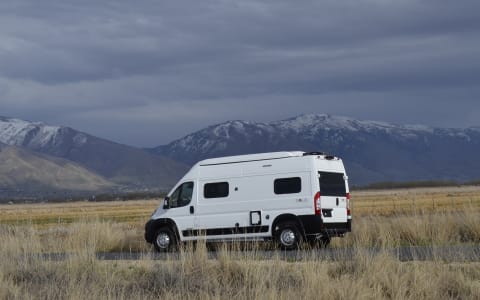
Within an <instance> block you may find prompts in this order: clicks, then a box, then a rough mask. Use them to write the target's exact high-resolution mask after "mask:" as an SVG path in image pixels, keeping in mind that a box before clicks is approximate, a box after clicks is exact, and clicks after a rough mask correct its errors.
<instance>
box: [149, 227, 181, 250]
mask: <svg viewBox="0 0 480 300" xmlns="http://www.w3.org/2000/svg"><path fill="white" fill-rule="evenodd" d="M153 246H154V247H155V250H157V251H158V252H171V251H173V250H175V249H176V247H177V237H176V235H175V233H174V232H173V231H172V230H171V229H170V228H169V227H161V228H159V229H158V230H157V232H156V233H155V238H154V240H153Z"/></svg>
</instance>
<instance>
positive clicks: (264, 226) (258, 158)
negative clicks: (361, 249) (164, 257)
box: [145, 151, 352, 251]
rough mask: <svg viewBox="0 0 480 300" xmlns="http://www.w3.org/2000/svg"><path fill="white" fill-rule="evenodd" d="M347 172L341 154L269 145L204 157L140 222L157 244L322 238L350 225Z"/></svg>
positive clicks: (292, 244) (284, 244) (290, 242)
mask: <svg viewBox="0 0 480 300" xmlns="http://www.w3.org/2000/svg"><path fill="white" fill-rule="evenodd" d="M349 202H350V194H349V189H348V177H347V175H346V173H345V168H344V166H343V162H342V160H341V159H340V158H338V157H334V156H331V155H326V154H324V153H320V152H310V153H305V152H299V151H296V152H273V153H261V154H251V155H239V156H230V157H221V158H213V159H206V160H203V161H200V162H198V163H197V164H195V165H194V166H193V167H192V168H191V169H190V171H189V172H188V173H187V174H186V175H185V176H184V177H183V178H182V179H181V180H180V181H179V182H178V183H177V184H176V185H175V187H174V188H173V189H172V190H171V192H170V193H169V194H168V196H167V197H166V198H165V200H164V202H163V204H162V205H160V207H159V208H158V209H157V210H156V211H155V212H154V213H153V214H152V217H151V219H150V220H149V221H148V222H147V224H146V225H145V239H146V241H147V242H149V243H152V244H153V245H154V246H155V248H156V249H157V250H158V251H170V250H173V249H175V248H176V246H177V245H178V243H179V242H184V241H191V240H199V239H206V240H207V242H215V241H246V240H272V239H273V240H274V241H275V242H277V243H278V245H279V246H280V247H281V248H282V249H286V250H290V249H296V248H297V247H298V246H299V244H300V243H301V242H302V241H309V242H316V241H319V242H321V243H323V244H328V242H329V241H330V238H331V237H335V236H343V235H344V234H345V233H346V232H349V231H351V221H352V217H351V215H350V203H349Z"/></svg>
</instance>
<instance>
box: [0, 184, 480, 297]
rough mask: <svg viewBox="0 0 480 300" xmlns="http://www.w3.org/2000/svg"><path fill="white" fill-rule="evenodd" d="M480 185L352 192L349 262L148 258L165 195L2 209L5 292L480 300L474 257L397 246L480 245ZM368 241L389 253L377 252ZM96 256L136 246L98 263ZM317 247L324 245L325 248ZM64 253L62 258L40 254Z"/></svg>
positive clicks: (201, 250) (479, 271)
mask: <svg viewBox="0 0 480 300" xmlns="http://www.w3.org/2000/svg"><path fill="white" fill-rule="evenodd" d="M479 192H480V189H479V188H478V187H462V188H430V189H429V188H425V189H414V190H390V191H359V192H353V193H352V205H353V209H352V211H353V216H354V223H353V230H354V231H353V232H352V233H350V234H348V235H347V236H346V237H345V238H343V239H333V240H332V244H331V247H334V248H348V249H351V250H353V252H354V254H353V258H352V259H351V260H345V261H330V260H324V259H320V258H318V256H314V255H309V254H305V257H304V258H303V259H302V260H301V261H289V260H285V259H282V258H281V257H280V256H279V257H274V258H272V259H268V260H266V259H264V258H262V256H261V255H259V254H258V253H257V251H248V252H246V253H245V255H242V256H240V257H238V255H237V256H235V255H232V253H231V252H230V251H231V249H227V248H222V249H221V250H219V251H220V252H219V253H218V258H217V259H209V258H208V256H207V251H206V248H205V246H204V245H197V247H196V248H195V249H192V248H190V246H189V245H187V246H186V247H187V248H186V249H183V250H182V251H181V252H180V258H179V259H174V258H167V259H165V260H152V258H151V257H150V256H149V252H150V251H152V249H151V248H150V247H148V246H147V245H146V244H145V242H144V241H143V225H144V223H145V222H146V220H147V219H148V217H149V215H150V213H151V212H152V211H153V209H154V208H155V207H156V206H157V204H158V203H159V202H160V200H154V201H121V202H99V203H94V202H75V203H66V204H62V203H61V204H14V205H2V206H0V241H1V248H0V299H37V298H41V299H158V298H166V299H203V298H216V299H224V298H235V299H291V298H294V297H295V298H302V299H326V298H327V297H328V298H332V299H480V257H479V258H477V260H476V262H467V261H462V258H458V259H456V260H455V261H445V260H443V259H440V258H438V259H437V258H434V259H432V260H431V261H426V262H421V261H412V262H401V261H399V260H398V258H396V257H394V256H392V254H390V252H389V251H387V250H388V249H389V248H391V247H397V246H428V247H437V246H448V245H454V244H455V245H461V244H469V245H479V246H480V196H478V195H479ZM370 247H376V248H380V249H384V250H383V251H380V253H377V254H372V253H371V252H369V251H368V249H369V248H370ZM102 251H134V252H143V253H145V256H144V258H143V259H141V260H138V261H100V260H98V259H96V256H95V253H96V252H102ZM320 251H321V250H320ZM52 252H57V253H58V252H61V253H63V252H68V253H70V256H68V257H67V258H66V259H65V260H60V261H54V260H48V259H45V258H44V257H43V256H41V255H37V254H41V253H52Z"/></svg>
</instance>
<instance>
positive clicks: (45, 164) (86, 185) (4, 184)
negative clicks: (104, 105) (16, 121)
mask: <svg viewBox="0 0 480 300" xmlns="http://www.w3.org/2000/svg"><path fill="white" fill-rule="evenodd" d="M114 186H115V185H114V184H113V183H112V182H110V181H108V180H107V179H105V178H103V177H101V176H99V175H97V174H95V173H93V172H90V171H88V170H87V169H85V168H83V167H81V166H80V165H78V164H75V163H73V162H70V161H67V160H65V159H60V158H55V157H51V156H47V155H44V154H39V153H34V152H31V151H28V150H25V149H21V148H18V147H14V146H7V145H5V144H1V143H0V193H1V191H3V193H4V194H5V193H6V191H17V192H19V193H20V192H23V193H32V192H37V193H39V194H40V193H42V191H50V192H51V191H65V190H70V191H90V192H97V191H102V190H106V189H112V188H114ZM0 196H3V195H0ZM0 198H1V197H0Z"/></svg>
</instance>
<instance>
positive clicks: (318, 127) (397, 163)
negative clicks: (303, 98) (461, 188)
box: [152, 114, 480, 184]
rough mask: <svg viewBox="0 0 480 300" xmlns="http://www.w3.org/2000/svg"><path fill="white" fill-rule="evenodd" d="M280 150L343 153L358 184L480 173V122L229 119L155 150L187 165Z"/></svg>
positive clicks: (319, 117)
mask: <svg viewBox="0 0 480 300" xmlns="http://www.w3.org/2000/svg"><path fill="white" fill-rule="evenodd" d="M281 150H304V151H314V150H317V151H324V152H328V153H332V154H335V155H338V156H340V157H342V158H343V159H344V161H345V164H346V166H347V168H348V171H349V173H350V178H351V180H352V182H353V183H354V184H366V183H370V182H378V181H404V180H431V179H453V180H458V181H463V180H470V179H478V178H480V159H478V157H477V155H478V153H480V129H479V128H478V127H473V128H467V129H452V128H432V127H428V126H424V125H398V124H392V123H387V122H378V121H363V120H355V119H352V118H348V117H341V116H332V115H326V114H318V115H314V114H308V115H301V116H298V117H295V118H291V119H287V120H282V121H276V122H271V123H257V122H247V121H228V122H225V123H222V124H218V125H213V126H210V127H208V128H205V129H203V130H200V131H198V132H195V133H192V134H189V135H187V136H185V137H183V138H181V139H179V140H176V141H174V142H172V143H170V144H168V145H165V146H159V147H157V148H154V149H152V151H153V152H155V153H159V154H163V155H166V156H169V157H171V158H173V159H175V160H178V161H182V162H185V163H187V164H194V163H195V162H196V161H198V160H201V159H205V158H210V157H216V156H224V155H236V154H246V153H257V152H268V151H281Z"/></svg>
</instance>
